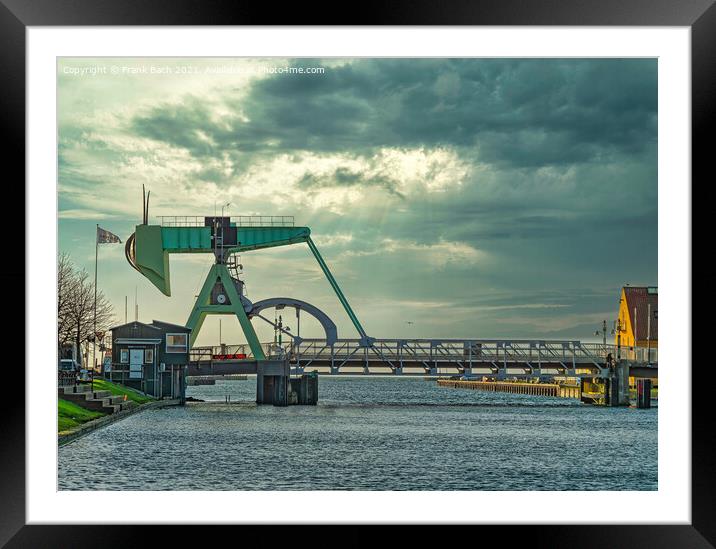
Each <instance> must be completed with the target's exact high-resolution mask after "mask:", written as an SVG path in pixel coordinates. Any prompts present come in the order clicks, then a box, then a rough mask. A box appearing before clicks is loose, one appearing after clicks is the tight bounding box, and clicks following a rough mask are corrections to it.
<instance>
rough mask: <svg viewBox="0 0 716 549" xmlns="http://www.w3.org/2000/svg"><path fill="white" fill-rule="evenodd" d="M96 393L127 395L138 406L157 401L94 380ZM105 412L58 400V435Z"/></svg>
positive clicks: (126, 389) (132, 391)
mask: <svg viewBox="0 0 716 549" xmlns="http://www.w3.org/2000/svg"><path fill="white" fill-rule="evenodd" d="M94 390H95V391H109V392H110V393H111V394H112V395H126V396H127V400H131V401H133V402H135V403H137V404H144V403H145V402H149V401H150V400H155V399H154V398H153V397H150V396H147V395H145V394H142V393H140V392H139V391H135V390H134V389H130V388H129V387H125V386H124V385H120V384H119V383H111V382H109V381H107V380H105V379H95V380H94ZM106 415H107V414H106V413H104V412H96V411H93V410H87V409H85V408H82V406H79V405H77V404H75V403H74V402H70V401H69V400H63V399H58V401H57V433H58V434H63V433H65V432H67V431H71V430H72V429H74V428H76V427H79V426H80V425H82V424H83V423H87V422H88V421H91V420H93V419H97V418H100V417H102V416H106Z"/></svg>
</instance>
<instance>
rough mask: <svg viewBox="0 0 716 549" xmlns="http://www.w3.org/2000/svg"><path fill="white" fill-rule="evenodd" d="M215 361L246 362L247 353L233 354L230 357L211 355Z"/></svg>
mask: <svg viewBox="0 0 716 549" xmlns="http://www.w3.org/2000/svg"><path fill="white" fill-rule="evenodd" d="M211 358H212V359H213V360H244V359H245V358H246V353H232V354H228V355H211Z"/></svg>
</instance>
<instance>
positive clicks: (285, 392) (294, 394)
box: [256, 360, 318, 406]
mask: <svg viewBox="0 0 716 549" xmlns="http://www.w3.org/2000/svg"><path fill="white" fill-rule="evenodd" d="M256 403H257V404H273V405H274V406H289V405H291V404H301V405H303V404H308V405H315V404H317V403H318V374H317V373H315V372H313V373H310V374H304V375H302V376H300V377H295V378H291V375H290V366H289V363H288V361H287V360H262V361H258V363H257V373H256Z"/></svg>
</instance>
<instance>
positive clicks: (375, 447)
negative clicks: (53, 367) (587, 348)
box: [58, 377, 658, 490]
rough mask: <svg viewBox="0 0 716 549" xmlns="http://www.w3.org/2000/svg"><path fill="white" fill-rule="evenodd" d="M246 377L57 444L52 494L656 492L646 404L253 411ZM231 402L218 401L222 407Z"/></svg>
mask: <svg viewBox="0 0 716 549" xmlns="http://www.w3.org/2000/svg"><path fill="white" fill-rule="evenodd" d="M255 391H256V380H255V379H253V378H249V379H248V380H245V381H217V383H216V385H213V386H212V385H204V386H193V387H189V388H188V389H187V395H188V396H193V397H194V398H198V399H203V400H205V401H206V402H200V403H188V404H187V405H186V406H184V407H169V408H164V409H161V410H148V411H145V412H142V413H139V414H136V415H133V416H130V417H129V418H126V419H124V420H122V421H119V422H117V423H114V424H112V425H110V426H108V427H106V428H102V429H100V430H98V431H95V432H93V433H92V434H90V435H87V436H85V437H83V438H81V439H79V440H77V441H75V442H73V443H71V444H69V445H67V446H64V447H62V448H60V449H59V471H58V483H59V489H60V490H656V489H657V488H658V485H657V409H656V408H652V409H649V410H637V409H633V408H611V409H610V408H601V407H593V406H587V405H582V404H580V403H579V402H578V401H576V400H568V399H559V398H550V397H537V396H529V395H513V394H507V393H489V392H480V391H472V390H463V389H452V388H443V387H438V386H437V384H436V383H435V382H434V381H425V380H423V379H416V378H409V379H405V378H403V379H396V378H329V377H321V378H320V380H319V394H320V398H319V404H318V405H317V406H291V407H288V408H275V407H273V406H256V405H255V404H254V403H253V400H254V398H255ZM227 397H230V399H231V401H230V403H229V404H227V403H226V401H227Z"/></svg>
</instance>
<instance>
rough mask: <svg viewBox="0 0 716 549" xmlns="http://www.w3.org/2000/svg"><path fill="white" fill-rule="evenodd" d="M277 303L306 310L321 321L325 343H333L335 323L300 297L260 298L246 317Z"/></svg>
mask: <svg viewBox="0 0 716 549" xmlns="http://www.w3.org/2000/svg"><path fill="white" fill-rule="evenodd" d="M277 305H279V306H281V305H282V306H284V307H293V308H294V309H301V310H302V311H306V312H307V313H308V314H310V315H311V316H312V317H314V318H315V319H316V320H318V322H320V323H321V326H323V330H324V331H325V332H326V344H327V345H333V344H334V343H335V342H336V340H337V339H338V329H337V328H336V325H335V323H334V322H333V321H332V320H331V319H330V317H329V316H328V315H327V314H326V313H324V312H323V311H321V309H319V308H318V307H316V306H315V305H311V304H310V303H307V302H305V301H301V300H300V299H293V298H292V297H272V298H269V299H262V300H261V301H257V302H256V303H254V304H253V307H252V308H251V310H250V311H248V312H247V314H248V317H249V318H251V317H253V316H257V315H258V314H259V313H260V312H261V311H263V310H264V309H271V308H273V307H276V306H277Z"/></svg>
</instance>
